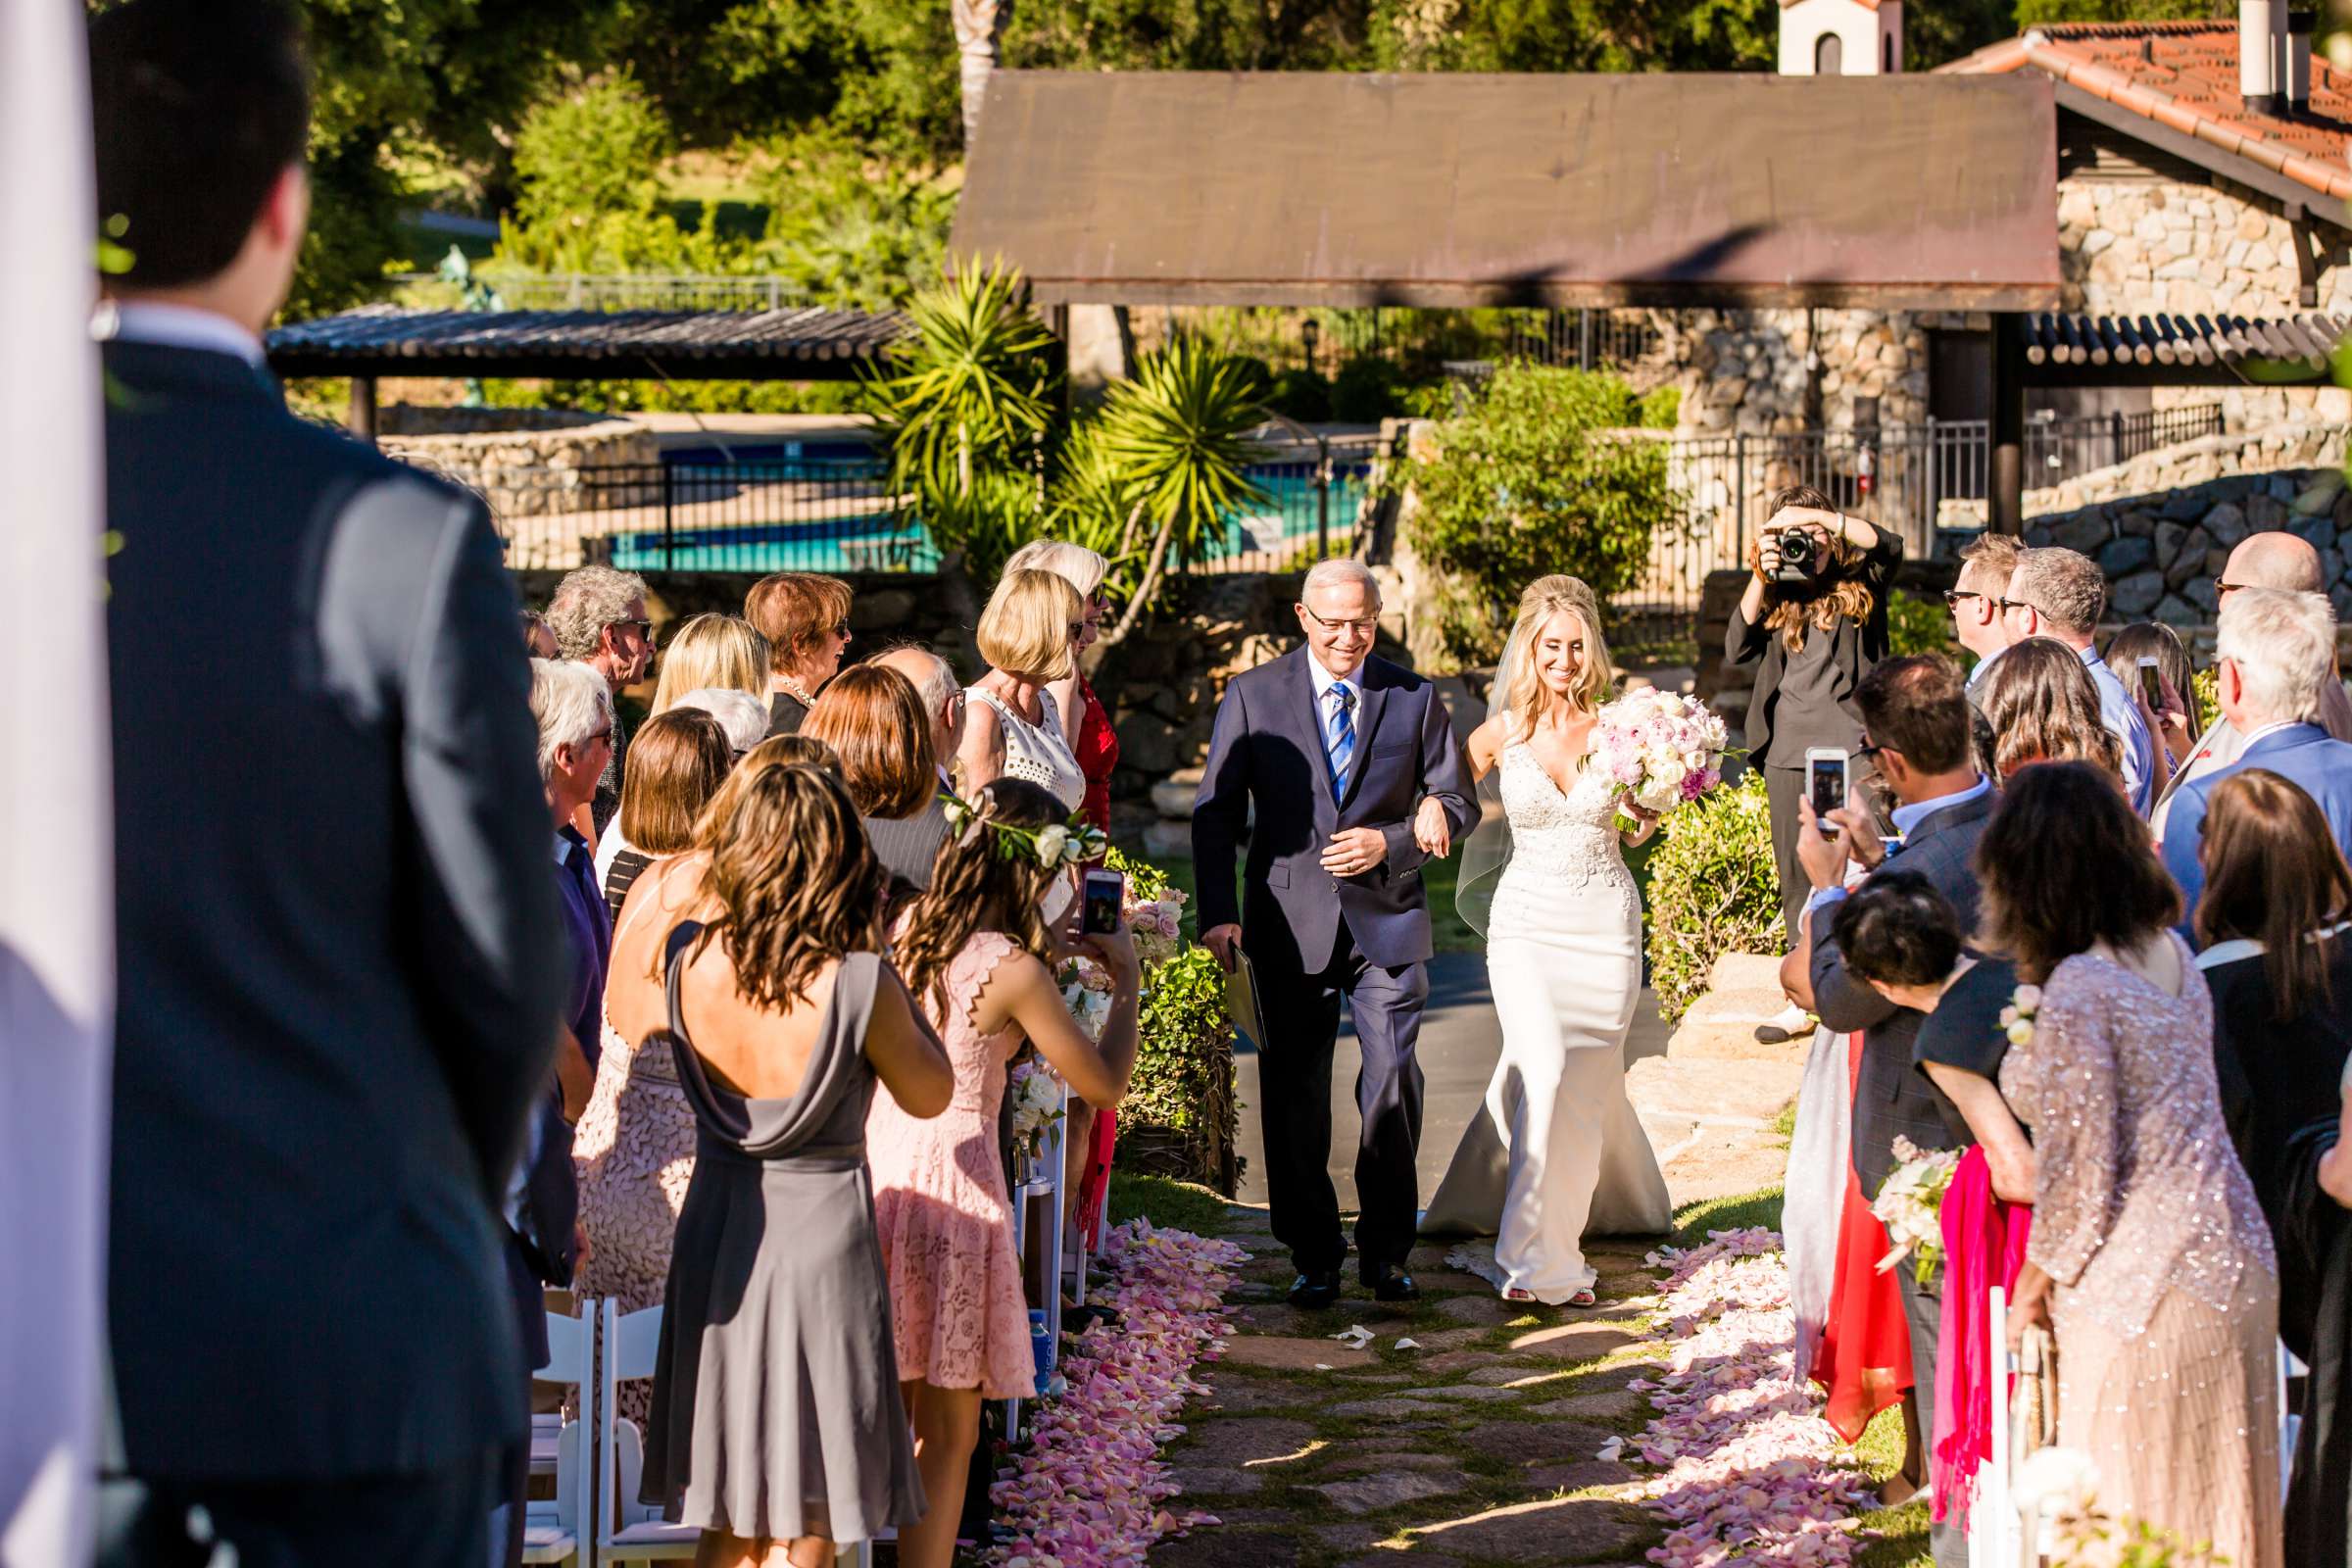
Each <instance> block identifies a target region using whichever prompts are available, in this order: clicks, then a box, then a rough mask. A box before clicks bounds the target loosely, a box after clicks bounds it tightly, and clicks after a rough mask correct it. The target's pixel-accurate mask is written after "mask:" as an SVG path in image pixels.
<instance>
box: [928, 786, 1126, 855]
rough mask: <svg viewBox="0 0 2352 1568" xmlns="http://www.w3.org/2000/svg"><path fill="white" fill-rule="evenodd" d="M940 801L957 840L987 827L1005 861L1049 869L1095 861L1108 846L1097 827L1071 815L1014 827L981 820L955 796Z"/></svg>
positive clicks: (971, 807)
mask: <svg viewBox="0 0 2352 1568" xmlns="http://www.w3.org/2000/svg"><path fill="white" fill-rule="evenodd" d="M941 800H942V801H944V802H945V803H946V805H947V809H948V826H949V827H950V828H951V829H952V830H953V831H954V832H955V834H956V842H957V843H959V844H962V843H969V842H970V840H971V836H972V834H973V833H974V832H975V831H976V830H978V829H980V828H988V829H990V830H991V831H993V832H994V833H995V835H996V841H997V853H998V854H999V855H1001V856H1003V857H1005V858H1006V859H1008V860H1020V859H1034V860H1035V861H1036V862H1037V863H1038V864H1039V865H1042V866H1044V867H1045V868H1046V869H1047V870H1049V871H1051V870H1054V869H1056V868H1057V867H1061V866H1078V865H1084V864H1086V863H1087V862H1088V861H1090V860H1099V859H1101V858H1103V854H1104V852H1106V851H1107V850H1108V849H1109V848H1110V840H1109V838H1108V837H1106V836H1105V835H1104V834H1103V830H1102V829H1101V828H1098V827H1094V826H1091V825H1089V824H1088V823H1086V822H1084V821H1081V820H1080V819H1079V818H1078V817H1077V816H1075V815H1073V816H1071V818H1070V819H1069V820H1068V821H1067V822H1049V823H1047V824H1046V825H1045V826H1044V827H1015V826H1013V825H1012V824H1011V823H1009V822H983V821H981V820H980V813H979V812H978V811H977V810H976V809H974V808H973V806H972V803H971V802H969V801H966V800H963V799H961V798H959V797H957V796H954V795H946V796H942V797H941Z"/></svg>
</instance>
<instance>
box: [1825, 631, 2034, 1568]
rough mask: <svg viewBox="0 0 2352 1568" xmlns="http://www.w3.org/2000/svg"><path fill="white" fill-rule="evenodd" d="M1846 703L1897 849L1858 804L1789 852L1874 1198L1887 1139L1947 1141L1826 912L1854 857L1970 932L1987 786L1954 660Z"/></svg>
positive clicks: (1882, 1003) (1922, 1396)
mask: <svg viewBox="0 0 2352 1568" xmlns="http://www.w3.org/2000/svg"><path fill="white" fill-rule="evenodd" d="M1854 696H1855V702H1856V706H1857V707H1859V709H1860V710H1861V715H1862V726H1863V749H1862V753H1861V755H1862V756H1863V757H1865V758H1872V759H1875V760H1876V761H1877V764H1878V772H1879V777H1880V779H1881V780H1882V781H1883V782H1884V783H1885V784H1886V786H1887V790H1888V791H1889V792H1890V793H1891V794H1892V795H1893V797H1894V799H1895V801H1896V802H1897V804H1896V806H1895V808H1894V812H1893V816H1894V830H1895V832H1896V834H1897V835H1899V836H1900V839H1901V848H1899V849H1897V850H1896V851H1895V852H1894V853H1892V854H1891V855H1885V854H1884V853H1883V852H1884V846H1883V844H1882V842H1881V840H1880V838H1879V835H1878V831H1877V824H1876V823H1875V822H1874V821H1873V820H1872V819H1871V817H1870V815H1869V813H1868V812H1867V811H1865V810H1864V809H1862V807H1861V803H1860V802H1859V800H1858V799H1856V800H1852V801H1849V803H1848V805H1847V807H1846V809H1844V810H1841V811H1833V812H1832V813H1831V814H1830V818H1829V820H1828V821H1827V822H1826V823H1825V822H1821V821H1817V820H1816V819H1815V817H1814V815H1813V808H1812V803H1811V802H1810V801H1806V802H1804V803H1802V805H1801V806H1800V808H1799V811H1798V815H1799V820H1800V824H1801V831H1800V833H1799V836H1798V841H1797V854H1798V858H1799V859H1800V860H1801V861H1802V862H1803V865H1804V869H1805V874H1806V876H1807V877H1808V878H1809V879H1810V880H1811V882H1812V884H1813V888H1814V892H1813V896H1812V898H1811V899H1810V900H1809V901H1808V902H1807V904H1806V907H1805V921H1806V931H1807V939H1808V940H1809V941H1810V943H1811V945H1812V947H1811V959H1810V963H1809V966H1808V975H1809V978H1810V981H1811V985H1812V992H1813V996H1812V1004H1813V1010H1814V1011H1815V1012H1816V1013H1817V1014H1819V1016H1820V1018H1821V1021H1822V1023H1823V1024H1824V1025H1825V1026H1826V1027H1828V1028H1831V1029H1836V1030H1838V1031H1841V1032H1843V1033H1846V1034H1850V1035H1854V1036H1857V1037H1859V1038H1860V1040H1861V1042H1862V1072H1861V1076H1860V1081H1859V1082H1858V1083H1857V1085H1856V1086H1855V1090H1854V1129H1853V1140H1852V1148H1853V1161H1854V1174H1855V1175H1856V1176H1857V1177H1858V1178H1860V1180H1861V1183H1862V1191H1863V1193H1864V1194H1865V1195H1866V1196H1870V1197H1875V1196H1877V1194H1878V1191H1879V1189H1880V1187H1881V1186H1883V1185H1884V1184H1885V1183H1886V1180H1887V1175H1888V1174H1889V1173H1890V1172H1892V1171H1893V1169H1894V1167H1895V1164H1896V1160H1895V1157H1894V1140H1895V1138H1896V1137H1897V1136H1898V1135H1899V1136H1901V1137H1904V1138H1907V1139H1909V1140H1910V1141H1911V1142H1912V1143H1914V1144H1916V1145H1918V1146H1919V1147H1920V1148H1921V1149H1943V1148H1947V1147H1950V1145H1951V1144H1952V1142H1953V1140H1952V1138H1951V1135H1950V1133H1949V1131H1948V1130H1947V1129H1946V1127H1945V1125H1944V1122H1943V1118H1942V1116H1941V1114H1940V1113H1939V1111H1938V1109H1937V1105H1936V1096H1935V1092H1934V1090H1933V1088H1932V1086H1931V1085H1930V1084H1929V1082H1928V1080H1927V1078H1926V1077H1925V1075H1923V1074H1921V1073H1919V1072H1917V1071H1915V1070H1914V1069H1913V1067H1912V1063H1911V1046H1912V1042H1913V1040H1914V1039H1915V1038H1916V1037H1917V1036H1918V1034H1919V1026H1920V1023H1921V1021H1922V1020H1923V1019H1925V1018H1926V1016H1927V1015H1926V1014H1925V1013H1922V1012H1919V1011H1916V1010H1915V1009H1913V1008H1910V1007H1898V1006H1896V1005H1894V1004H1893V1003H1891V1002H1889V1001H1888V1000H1887V998H1886V997H1885V996H1883V995H1881V994H1880V992H1879V991H1878V990H1877V988H1875V987H1874V986H1872V985H1871V984H1870V983H1869V982H1868V981H1865V980H1863V979H1861V978H1859V977H1858V976H1855V975H1853V974H1850V973H1848V972H1847V970H1846V967H1845V961H1844V958H1843V957H1842V956H1840V954H1839V953H1838V944H1837V941H1836V940H1835V938H1834V937H1833V936H1832V935H1831V929H1830V922H1831V917H1832V914H1833V913H1834V910H1833V908H1832V907H1833V906H1834V905H1835V904H1836V903H1837V902H1838V900H1840V899H1842V898H1843V897H1844V896H1845V894H1844V879H1845V872H1846V866H1847V864H1848V862H1849V861H1859V862H1860V863H1862V864H1863V865H1866V866H1868V865H1877V866H1879V869H1880V870H1882V871H1898V870H1899V871H1916V872H1919V873H1920V874H1922V875H1924V876H1925V877H1926V878H1927V879H1928V881H1929V882H1930V883H1931V884H1933V885H1934V887H1935V889H1936V892H1938V893H1940V894H1942V895H1943V897H1944V899H1945V900H1946V901H1947V902H1948V903H1949V904H1950V905H1951V906H1952V907H1953V908H1954V909H1955V910H1957V911H1958V913H1959V916H1960V927H1961V929H1962V930H1963V931H1967V930H1973V929H1975V927H1976V923H1977V905H1978V889H1977V877H1976V872H1975V870H1974V869H1973V868H1972V866H1971V857H1972V856H1973V855H1974V854H1975V853H1976V848H1977V839H1978V838H1979V837H1980V836H1981V835H1982V834H1983V833H1984V831H1985V819H1986V818H1987V817H1989V816H1990V815H1991V814H1992V804H1993V802H1992V786H1991V784H1990V783H1989V782H1988V781H1987V780H1986V779H1985V778H1984V777H1983V776H1982V775H1981V774H1979V773H1978V772H1977V770H1976V767H1975V765H1974V764H1973V762H1972V761H1971V760H1970V747H1969V739H1970V726H1971V719H1970V713H1971V710H1970V708H1969V704H1968V693H1967V688H1966V686H1965V685H1964V684H1963V682H1962V680H1961V675H1960V669H1959V666H1958V665H1956V664H1954V663H1953V662H1951V661H1950V660H1948V659H1946V658H1944V657H1943V656H1942V655H1940V654H1914V655H1910V656H1908V657H1906V658H1902V659H1891V660H1888V661H1887V662H1885V663H1883V664H1881V665H1879V666H1878V667H1877V668H1876V669H1874V670H1872V671H1871V672H1870V673H1869V674H1868V675H1867V676H1865V677H1863V680H1862V683H1861V685H1860V686H1859V687H1857V688H1856V690H1855V694H1854ZM1825 830H1826V833H1825ZM1829 834H1834V835H1835V836H1828V835H1829ZM1882 858H1883V864H1882V863H1881V862H1882ZM1896 1279H1897V1281H1898V1283H1899V1285H1900V1287H1901V1290H1902V1296H1903V1313H1904V1316H1905V1317H1906V1318H1907V1319H1908V1320H1909V1323H1910V1328H1911V1375H1912V1395H1913V1397H1914V1399H1915V1400H1916V1405H1917V1410H1918V1415H1919V1423H1920V1435H1921V1437H1922V1438H1923V1439H1924V1438H1925V1437H1926V1436H1927V1435H1928V1434H1930V1433H1932V1432H1934V1431H1935V1430H1936V1336H1937V1334H1938V1333H1940V1332H1941V1328H1942V1321H1941V1320H1942V1312H1943V1301H1942V1298H1941V1296H1940V1295H1938V1294H1937V1293H1936V1292H1935V1291H1934V1290H1932V1289H1931V1290H1923V1289H1921V1287H1920V1286H1919V1283H1918V1281H1917V1279H1916V1278H1915V1277H1914V1276H1913V1274H1912V1271H1911V1270H1909V1269H1901V1270H1897V1271H1896ZM1932 1535H1933V1542H1934V1545H1935V1550H1936V1564H1937V1568H1955V1565H1958V1564H1964V1563H1966V1562H1967V1561H1968V1541H1967V1537H1966V1536H1965V1535H1963V1534H1962V1533H1961V1532H1960V1531H1959V1530H1958V1529H1956V1528H1954V1527H1953V1526H1952V1525H1951V1524H1948V1523H1946V1524H1938V1525H1936V1526H1935V1527H1934V1528H1933V1532H1932Z"/></svg>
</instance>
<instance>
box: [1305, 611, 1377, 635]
mask: <svg viewBox="0 0 2352 1568" xmlns="http://www.w3.org/2000/svg"><path fill="white" fill-rule="evenodd" d="M1299 613H1301V614H1303V615H1305V616H1306V618H1307V619H1309V620H1311V621H1313V622H1314V623H1315V624H1316V625H1318V626H1321V627H1323V628H1324V629H1326V630H1328V631H1360V632H1362V633H1364V634H1365V635H1366V636H1370V635H1371V634H1373V633H1374V632H1377V631H1379V630H1380V617H1379V616H1378V615H1366V616H1364V617H1363V619H1361V620H1333V619H1331V618H1329V617H1328V616H1324V615H1318V614H1316V613H1314V612H1313V611H1311V610H1308V609H1307V608H1306V607H1305V606H1304V605H1300V606H1299Z"/></svg>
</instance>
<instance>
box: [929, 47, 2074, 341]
mask: <svg viewBox="0 0 2352 1568" xmlns="http://www.w3.org/2000/svg"><path fill="white" fill-rule="evenodd" d="M2055 117H2056V110H2055V107H2054V104H2053V98H2052V88H2051V84H2050V82H2049V80H2048V78H2046V77H2044V76H2042V75H2041V74H2040V73H2038V72H2026V73H2014V74H2009V75H2001V76H1980V77H1976V78H1955V77H1939V76H1920V75H1898V76H1891V77H1804V78H1795V77H1784V76H1776V75H1767V74H1763V73H1753V74H1739V75H1730V74H1721V75H1693V74H1663V73H1648V74H1626V75H1529V74H1514V75H1469V74H1458V75H1457V74H1446V73H1432V74H1426V75H1420V74H1415V75H1364V74H1350V73H1339V72H1331V73H1230V74H1212V73H1182V72H1174V73H1149V74H1122V73H1055V72H1025V71H999V72H996V73H993V74H992V75H991V76H990V78H989V84H988V93H987V97H986V99H985V101H984V107H983V110H982V114H981V120H980V131H979V134H978V136H977V137H976V138H975V141H974V144H973V148H972V152H971V157H970V160H969V164H968V167H967V174H966V180H965V185H964V191H963V197H962V200H961V203H960V205H959V208H958V211H957V214H956V233H955V249H956V254H958V255H961V256H975V255H976V256H980V257H983V258H986V257H991V256H1002V257H1003V258H1005V260H1007V261H1010V262H1013V263H1015V264H1017V265H1018V266H1019V267H1020V269H1021V270H1023V271H1024V272H1025V273H1026V274H1027V275H1028V278H1029V280H1030V283H1031V285H1032V287H1033V288H1034V290H1035V291H1036V297H1037V298H1038V300H1039V301H1040V302H1041V303H1048V304H1053V303H1063V302H1070V301H1091V302H1100V303H1128V304H1168V305H1327V306H1367V305H1413V306H1429V307H1437V308H1448V307H1463V306H1481V305H1546V306H1573V305H1611V304H1651V305H1692V304H1722V305H1832V306H1857V307H1870V308H1878V309H1894V310H1908V309H1922V310H1927V309H1934V310H1956V309H1969V310H1991V311H2022V310H2036V309H2039V310H2048V309H2052V308H2054V307H2055V306H2056V305H2057V303H2058V281H2059V274H2058V238H2057V217H2056V214H2057V196H2056V188H2057V161H2056V153H2055V144H2056V134H2055V131H2056V118H2055Z"/></svg>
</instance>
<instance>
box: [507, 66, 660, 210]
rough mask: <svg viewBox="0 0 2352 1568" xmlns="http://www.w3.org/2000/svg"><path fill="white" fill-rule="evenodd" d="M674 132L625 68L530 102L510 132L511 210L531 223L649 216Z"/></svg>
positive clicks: (653, 207) (658, 200)
mask: <svg viewBox="0 0 2352 1568" xmlns="http://www.w3.org/2000/svg"><path fill="white" fill-rule="evenodd" d="M676 145H677V138H676V137H675V136H674V135H673V134H672V133H671V131H670V128H669V122H668V121H667V120H665V119H664V118H662V111H661V109H660V108H658V107H657V106H656V105H655V104H654V102H653V100H652V99H650V98H648V97H647V96H646V95H645V92H644V91H643V89H641V88H640V87H639V86H638V85H637V82H636V79H635V78H634V77H632V76H631V75H630V74H629V73H627V72H626V71H622V72H619V73H615V74H613V75H609V76H600V77H598V78H597V79H595V80H593V81H590V82H588V83H586V84H584V85H583V86H581V87H579V88H578V89H576V90H575V91H573V92H571V93H568V94H566V95H565V96H564V97H562V98H558V99H555V100H553V101H551V102H547V103H542V104H539V105H537V106H535V107H534V108H533V109H532V110H531V112H530V113H529V114H527V115H525V116H524V117H523V121H522V123H521V125H520V126H518V127H517V128H516V130H515V181H516V183H517V184H519V185H520V186H521V187H522V195H521V199H520V200H519V201H517V202H516V203H515V214H516V217H517V218H519V219H520V220H521V221H522V222H523V223H524V224H526V225H530V226H537V225H540V224H546V223H556V222H569V223H574V224H582V225H584V224H587V223H591V222H594V221H598V220H600V219H602V218H604V217H607V216H622V215H626V216H630V217H640V218H642V217H650V216H652V214H653V212H654V209H655V207H656V205H657V204H658V203H659V202H660V201H661V198H662V175H661V167H662V160H663V159H665V158H667V157H668V156H669V155H670V154H671V153H672V152H674V151H675V150H676Z"/></svg>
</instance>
